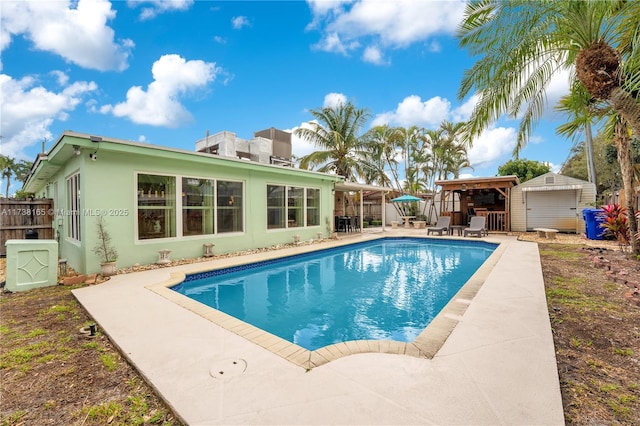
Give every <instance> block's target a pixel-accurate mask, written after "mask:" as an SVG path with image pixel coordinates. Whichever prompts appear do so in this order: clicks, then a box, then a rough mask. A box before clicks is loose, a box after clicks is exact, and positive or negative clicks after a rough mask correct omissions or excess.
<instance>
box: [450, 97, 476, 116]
mask: <svg viewBox="0 0 640 426" xmlns="http://www.w3.org/2000/svg"><path fill="white" fill-rule="evenodd" d="M479 100H480V96H478V95H473V96H471V97H470V98H469V99H467V101H466V102H465V103H463V104H462V105H460V106H459V107H457V108H455V109H454V110H453V111H452V112H451V116H452V117H453V120H454V121H456V122H458V121H467V120H468V119H469V117H471V113H472V112H473V109H474V108H475V107H476V104H477V103H478V101H479Z"/></svg>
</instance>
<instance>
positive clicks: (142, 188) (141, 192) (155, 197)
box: [138, 174, 176, 240]
mask: <svg viewBox="0 0 640 426" xmlns="http://www.w3.org/2000/svg"><path fill="white" fill-rule="evenodd" d="M175 236H176V178H175V177H173V176H158V175H146V174H139V175H138V238H139V239H141V240H146V239H152V238H168V237H175Z"/></svg>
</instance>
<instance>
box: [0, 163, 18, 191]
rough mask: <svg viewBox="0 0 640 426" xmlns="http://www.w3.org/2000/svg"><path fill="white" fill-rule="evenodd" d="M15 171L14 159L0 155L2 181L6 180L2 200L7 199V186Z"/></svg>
mask: <svg viewBox="0 0 640 426" xmlns="http://www.w3.org/2000/svg"><path fill="white" fill-rule="evenodd" d="M15 169H16V159H15V158H13V157H8V156H5V155H0V170H2V179H6V180H7V183H6V186H5V190H4V198H9V186H10V185H11V178H12V177H13V175H14V173H15Z"/></svg>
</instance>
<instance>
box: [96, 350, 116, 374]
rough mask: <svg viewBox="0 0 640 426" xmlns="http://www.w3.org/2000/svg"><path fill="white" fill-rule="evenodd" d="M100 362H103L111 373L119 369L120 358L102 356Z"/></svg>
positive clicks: (108, 355)
mask: <svg viewBox="0 0 640 426" xmlns="http://www.w3.org/2000/svg"><path fill="white" fill-rule="evenodd" d="M100 361H102V364H103V365H104V366H105V367H106V369H107V370H109V371H113V370H115V369H116V368H118V358H117V357H116V356H115V355H113V354H102V355H100Z"/></svg>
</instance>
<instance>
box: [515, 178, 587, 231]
mask: <svg viewBox="0 0 640 426" xmlns="http://www.w3.org/2000/svg"><path fill="white" fill-rule="evenodd" d="M577 207H578V201H577V198H576V191H575V190H573V189H571V190H566V191H530V192H527V231H532V230H533V229H534V228H553V229H557V230H558V231H562V232H577V221H578V216H577V214H578V208H577Z"/></svg>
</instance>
